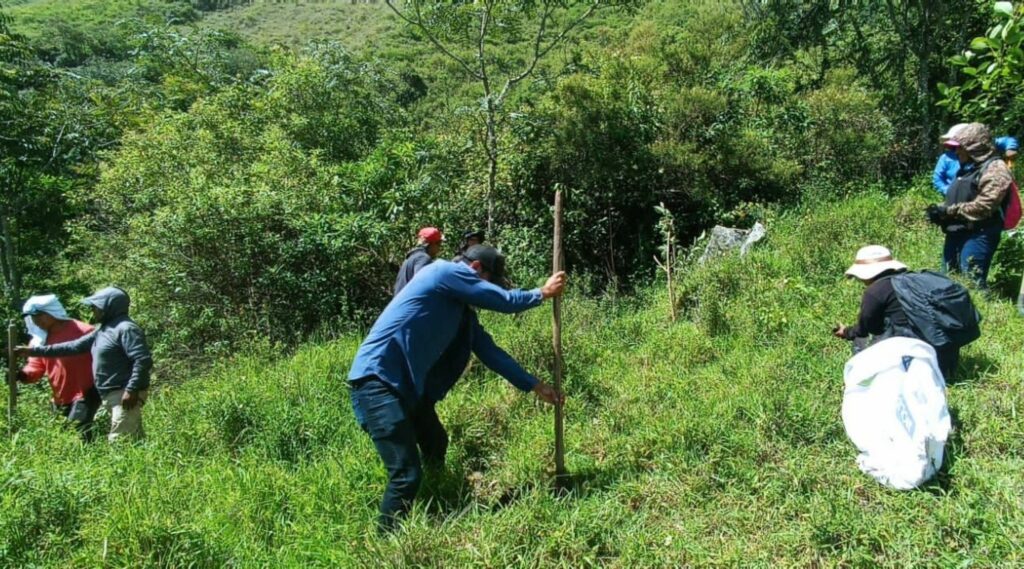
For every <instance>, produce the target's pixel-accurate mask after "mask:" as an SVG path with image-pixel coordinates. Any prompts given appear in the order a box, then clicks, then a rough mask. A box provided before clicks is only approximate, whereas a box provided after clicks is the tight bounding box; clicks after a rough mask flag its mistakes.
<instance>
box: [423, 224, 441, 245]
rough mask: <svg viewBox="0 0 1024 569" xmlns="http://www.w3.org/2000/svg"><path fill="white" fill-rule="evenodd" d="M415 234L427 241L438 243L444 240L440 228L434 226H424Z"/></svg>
mask: <svg viewBox="0 0 1024 569" xmlns="http://www.w3.org/2000/svg"><path fill="white" fill-rule="evenodd" d="M417 235H419V238H420V239H422V240H424V241H426V242H427V243H440V242H442V241H444V235H442V234H441V230H440V229H438V228H436V227H424V228H423V229H420V232H419V233H418V234H417Z"/></svg>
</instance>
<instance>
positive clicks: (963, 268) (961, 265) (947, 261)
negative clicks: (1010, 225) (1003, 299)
mask: <svg viewBox="0 0 1024 569" xmlns="http://www.w3.org/2000/svg"><path fill="white" fill-rule="evenodd" d="M1002 233H1003V228H1002V227H1001V226H998V225H996V226H992V227H988V228H984V229H979V230H976V231H964V232H960V233H947V234H946V241H945V244H944V245H943V247H942V268H943V270H944V271H945V272H947V273H950V272H960V273H963V274H965V275H967V276H969V277H970V278H971V279H972V280H973V281H974V282H975V284H977V285H978V288H979V289H981V290H985V289H986V288H988V269H989V267H990V266H991V265H992V257H994V256H995V254H996V248H998V247H999V239H1000V237H1002Z"/></svg>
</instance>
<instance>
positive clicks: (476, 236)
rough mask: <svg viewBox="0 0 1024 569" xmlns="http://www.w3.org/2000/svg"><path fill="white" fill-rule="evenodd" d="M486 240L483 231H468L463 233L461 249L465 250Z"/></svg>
mask: <svg viewBox="0 0 1024 569" xmlns="http://www.w3.org/2000/svg"><path fill="white" fill-rule="evenodd" d="M483 242H484V232H483V231H467V232H465V233H463V234H462V244H461V246H460V247H459V249H460V250H462V251H465V250H466V249H469V248H470V247H472V246H473V245H481V244H483Z"/></svg>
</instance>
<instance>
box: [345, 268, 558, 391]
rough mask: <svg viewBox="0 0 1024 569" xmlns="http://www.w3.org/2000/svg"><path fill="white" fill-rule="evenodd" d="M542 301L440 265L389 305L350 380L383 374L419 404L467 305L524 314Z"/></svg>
mask: <svg viewBox="0 0 1024 569" xmlns="http://www.w3.org/2000/svg"><path fill="white" fill-rule="evenodd" d="M541 300H542V297H541V294H540V292H539V291H538V290H532V291H525V290H510V291H506V290H503V289H501V288H500V287H498V286H495V285H492V284H491V283H487V282H486V281H483V280H481V279H480V277H479V276H478V275H477V274H476V272H475V271H473V269H471V268H470V267H469V266H468V265H466V264H465V263H453V262H450V261H435V262H433V263H431V264H429V265H427V266H426V267H424V268H423V269H422V270H421V271H420V272H419V273H418V274H417V276H416V278H415V279H413V280H411V281H409V283H408V285H407V286H406V287H404V288H403V289H402V290H401V291H400V292H399V293H398V294H397V295H396V296H395V297H394V298H393V299H392V300H391V302H390V303H389V304H388V305H387V307H385V309H384V311H383V312H382V313H381V315H380V316H379V317H378V318H377V321H376V322H375V323H374V325H373V327H372V328H371V329H370V332H369V333H368V334H367V336H366V339H365V340H364V341H363V344H362V345H361V346H360V348H359V351H358V353H357V354H356V357H355V361H354V362H353V364H352V370H351V372H350V375H349V379H350V380H357V379H360V378H362V377H366V376H371V375H373V376H378V377H381V378H383V379H384V380H386V381H387V382H388V383H389V384H390V385H392V386H393V387H394V388H395V389H397V390H398V391H399V392H400V393H402V395H403V396H405V397H408V398H409V399H410V400H413V401H415V400H419V399H420V398H421V397H422V396H423V395H424V393H425V392H426V390H427V385H426V380H427V376H428V373H429V372H430V369H431V367H432V366H433V365H434V364H435V363H436V362H437V360H438V359H439V358H440V356H441V355H442V354H443V353H444V352H445V350H446V349H447V348H448V346H449V345H450V344H451V343H452V340H453V339H454V338H455V336H456V334H457V333H458V331H459V327H460V325H461V323H462V321H463V316H464V312H465V311H466V310H467V306H478V307H480V308H486V309H490V310H495V311H498V312H518V311H520V310H523V309H525V308H527V307H529V306H536V305H537V304H540V302H541ZM413 339H415V344H416V345H415V347H414V346H413V345H412V343H411V342H412V340H413Z"/></svg>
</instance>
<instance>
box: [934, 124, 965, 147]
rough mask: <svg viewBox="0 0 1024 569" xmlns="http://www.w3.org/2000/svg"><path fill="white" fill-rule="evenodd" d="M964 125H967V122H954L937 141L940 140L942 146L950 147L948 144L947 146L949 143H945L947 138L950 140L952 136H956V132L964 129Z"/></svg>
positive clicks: (947, 140)
mask: <svg viewBox="0 0 1024 569" xmlns="http://www.w3.org/2000/svg"><path fill="white" fill-rule="evenodd" d="M966 126H967V123H965V122H962V123H960V124H955V125H953V126H951V127H949V130H947V131H946V132H945V134H943V135H942V136H940V137H939V142H941V143H942V144H943V145H944V146H946V147H947V148H951V147H950V146H949V145H948V144H947V143H948V142H949V140H950V139H952V138H954V137H956V135H957V134H958V133H959V132H960V131H961V130H963V129H964V127H966Z"/></svg>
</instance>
